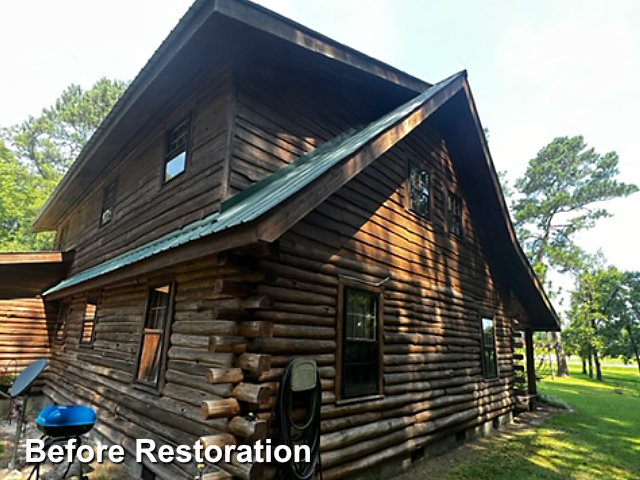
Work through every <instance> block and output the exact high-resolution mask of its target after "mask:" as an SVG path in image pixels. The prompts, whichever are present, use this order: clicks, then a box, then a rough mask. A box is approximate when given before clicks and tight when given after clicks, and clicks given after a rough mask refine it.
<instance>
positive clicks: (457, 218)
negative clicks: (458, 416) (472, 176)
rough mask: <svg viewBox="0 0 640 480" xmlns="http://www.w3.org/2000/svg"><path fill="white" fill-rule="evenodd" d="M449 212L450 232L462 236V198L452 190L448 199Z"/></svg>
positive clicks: (448, 223)
mask: <svg viewBox="0 0 640 480" xmlns="http://www.w3.org/2000/svg"><path fill="white" fill-rule="evenodd" d="M447 213H448V215H447V225H448V227H449V232H450V233H453V234H454V235H456V236H458V237H462V233H463V229H462V199H461V198H460V196H458V195H456V194H455V193H452V192H449V197H448V199H447Z"/></svg>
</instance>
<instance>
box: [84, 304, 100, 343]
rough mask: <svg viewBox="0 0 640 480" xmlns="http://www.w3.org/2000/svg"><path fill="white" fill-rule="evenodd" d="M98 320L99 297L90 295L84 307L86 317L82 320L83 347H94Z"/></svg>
mask: <svg viewBox="0 0 640 480" xmlns="http://www.w3.org/2000/svg"><path fill="white" fill-rule="evenodd" d="M97 320H98V296H97V295H89V296H88V297H87V303H86V304H85V307H84V317H83V318H82V332H81V333H80V344H81V345H93V340H94V338H95V331H96V323H97Z"/></svg>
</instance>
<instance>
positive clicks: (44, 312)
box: [0, 298, 57, 391]
mask: <svg viewBox="0 0 640 480" xmlns="http://www.w3.org/2000/svg"><path fill="white" fill-rule="evenodd" d="M56 315H57V311H56V310H55V309H54V308H53V306H50V307H49V308H48V309H46V308H45V305H44V302H43V301H42V300H40V299H37V298H17V299H12V300H0V374H3V375H4V374H9V375H16V374H20V372H22V370H24V368H26V367H27V366H28V365H29V364H31V363H32V362H34V361H36V360H38V359H40V358H49V356H50V354H51V341H50V339H51V337H52V335H53V329H54V326H55V321H56ZM43 380H44V378H42V379H40V380H38V381H36V383H35V384H34V387H33V389H34V391H40V390H41V388H42V385H43Z"/></svg>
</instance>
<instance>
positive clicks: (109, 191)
mask: <svg viewBox="0 0 640 480" xmlns="http://www.w3.org/2000/svg"><path fill="white" fill-rule="evenodd" d="M115 206H116V181H115V180H114V181H113V182H111V183H110V184H109V185H107V186H106V187H105V189H104V196H103V197H102V213H101V214H100V226H102V225H106V224H107V223H109V222H110V221H111V219H112V218H113V209H114V207H115Z"/></svg>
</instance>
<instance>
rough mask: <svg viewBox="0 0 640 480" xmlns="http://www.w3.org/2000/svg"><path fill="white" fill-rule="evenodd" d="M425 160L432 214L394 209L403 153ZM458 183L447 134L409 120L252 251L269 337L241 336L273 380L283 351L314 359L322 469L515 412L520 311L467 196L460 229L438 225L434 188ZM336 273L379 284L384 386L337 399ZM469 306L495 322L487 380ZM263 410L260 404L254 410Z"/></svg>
mask: <svg viewBox="0 0 640 480" xmlns="http://www.w3.org/2000/svg"><path fill="white" fill-rule="evenodd" d="M407 158H411V159H412V160H415V161H417V162H424V164H425V165H426V166H428V167H429V169H430V171H431V174H432V178H433V183H432V195H434V199H433V200H434V201H433V211H432V218H431V220H425V219H422V218H420V217H418V216H417V215H415V214H413V213H412V212H410V211H408V210H407V208H406V207H405V205H406V199H405V185H404V182H405V179H406V160H407ZM448 190H453V191H456V192H457V193H458V194H460V195H461V196H462V198H463V199H464V192H461V191H460V190H459V188H458V185H457V181H456V177H455V171H454V168H453V166H452V163H451V160H450V158H449V155H448V152H447V148H446V145H445V144H444V142H443V141H442V140H441V139H440V138H439V137H438V134H437V132H435V131H434V130H432V129H431V128H430V127H429V126H423V127H420V128H419V129H418V130H417V131H416V132H415V133H413V134H411V135H410V136H409V137H408V138H407V139H406V140H405V141H404V142H402V143H401V144H400V145H399V146H397V147H395V148H394V149H392V150H391V151H390V152H388V153H387V154H386V155H385V156H384V157H383V158H381V159H379V160H378V161H377V162H375V163H374V164H373V165H372V166H370V167H369V168H367V169H366V170H365V171H364V172H362V173H361V174H360V175H359V176H357V177H356V178H355V179H354V180H353V181H351V182H350V183H349V184H347V185H346V186H345V187H343V188H342V189H341V190H339V191H338V192H337V193H336V194H334V195H333V196H331V197H330V198H329V199H328V200H327V201H326V202H324V203H323V204H322V205H321V206H319V207H318V208H317V209H316V210H314V211H313V212H312V213H311V214H309V215H308V216H307V217H306V218H305V219H304V220H303V221H301V222H300V223H299V224H298V225H296V226H295V227H294V228H293V229H292V230H291V231H290V232H288V233H287V234H285V235H284V237H283V238H282V239H281V241H280V242H279V247H280V248H279V255H278V257H277V258H275V257H274V258H272V259H267V260H263V261H262V262H261V267H262V268H263V269H264V270H266V271H267V272H268V275H267V278H268V279H269V281H267V282H265V283H264V284H263V285H261V286H260V287H258V289H257V292H258V293H260V294H263V295H267V296H268V297H269V298H270V299H271V301H272V307H271V308H268V309H265V310H260V311H257V312H255V313H254V314H253V317H254V318H255V319H256V320H261V321H269V322H273V336H272V337H270V338H257V339H254V340H251V341H250V343H249V345H250V348H251V349H252V351H255V352H260V353H265V354H270V355H271V356H272V362H271V363H272V370H271V371H270V372H267V373H266V374H265V375H263V376H262V378H261V380H262V381H264V382H273V381H274V380H277V378H278V375H279V374H280V372H281V369H282V367H283V366H284V365H286V363H287V362H288V361H289V360H290V359H291V358H293V357H294V356H307V357H309V358H313V359H315V360H316V361H317V362H318V365H319V367H320V369H321V374H322V386H323V396H322V398H323V408H322V414H323V423H322V447H321V449H322V465H323V468H324V469H325V471H324V477H325V478H328V479H334V478H342V477H344V476H345V475H349V474H352V473H355V472H358V471H360V470H363V469H366V468H369V467H371V466H373V465H375V464H377V463H379V462H382V461H384V460H385V459H387V458H390V457H392V456H395V455H401V454H407V453H409V452H411V451H412V450H414V449H416V448H420V447H421V446H424V445H425V444H426V443H428V442H431V441H435V440H437V439H438V438H442V437H443V436H446V435H450V434H452V433H455V432H457V431H461V430H464V429H467V428H471V427H474V426H476V425H478V424H479V423H481V422H485V421H488V420H491V419H492V418H495V417H497V416H499V415H502V414H505V413H507V412H509V411H511V410H512V409H513V406H514V403H515V396H514V394H513V385H514V369H513V348H512V336H513V327H514V323H515V318H514V313H513V312H514V311H516V309H518V308H520V307H519V306H518V305H517V301H516V300H514V299H512V298H511V295H510V294H509V289H508V288H507V287H506V286H504V285H500V284H499V280H498V279H497V278H496V277H495V276H494V275H493V274H492V271H491V268H490V264H489V260H488V258H487V256H486V254H485V249H484V248H483V245H482V241H481V238H482V233H481V229H480V228H479V226H478V225H477V224H475V223H474V222H473V219H472V218H471V216H470V213H469V211H468V209H467V208H466V206H465V209H464V220H465V235H464V238H463V239H459V238H457V237H455V236H453V235H451V234H449V233H447V231H446V220H445V219H446V212H445V205H446V192H447V191H448ZM340 276H345V277H348V278H351V279H352V278H357V279H361V280H364V281H368V282H373V283H378V282H383V285H384V298H385V308H384V372H383V378H384V388H383V390H384V396H383V398H381V399H376V400H372V401H365V402H361V403H354V404H340V403H339V402H338V403H336V398H337V395H336V375H337V374H339V373H338V372H339V370H340V366H339V365H337V364H336V349H337V345H338V342H337V338H336V327H337V325H336V321H337V313H338V306H337V298H338V288H339V282H340ZM481 315H493V316H495V319H496V329H497V350H498V358H499V369H500V378H499V379H496V380H490V381H485V380H484V378H483V376H482V367H481V357H480V324H479V318H480V316H481ZM273 401H274V398H272V399H271V400H270V401H269V402H267V403H268V405H272V404H273ZM260 415H261V416H262V418H264V419H268V418H269V415H270V412H269V410H268V409H267V408H265V409H264V410H263V412H262V413H261V414H260Z"/></svg>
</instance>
